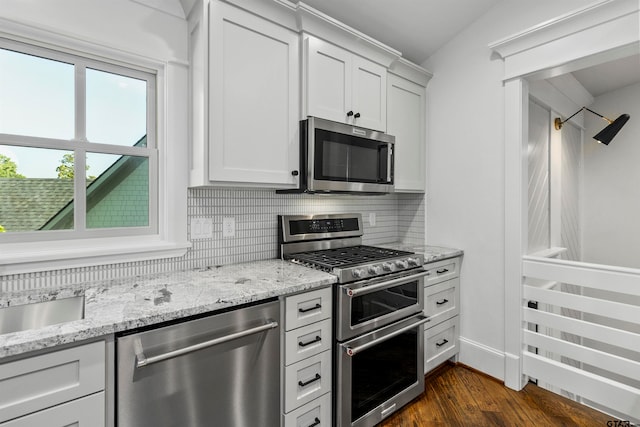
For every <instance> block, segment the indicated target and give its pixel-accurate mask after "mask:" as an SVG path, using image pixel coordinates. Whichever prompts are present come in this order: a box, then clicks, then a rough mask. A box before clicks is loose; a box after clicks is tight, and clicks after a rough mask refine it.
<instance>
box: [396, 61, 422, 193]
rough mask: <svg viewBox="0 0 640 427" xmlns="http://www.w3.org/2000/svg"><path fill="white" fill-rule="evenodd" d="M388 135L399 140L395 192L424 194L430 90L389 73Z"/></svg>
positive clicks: (397, 144)
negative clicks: (427, 108) (426, 122)
mask: <svg viewBox="0 0 640 427" xmlns="http://www.w3.org/2000/svg"><path fill="white" fill-rule="evenodd" d="M387 83H388V84H387V132H388V133H389V134H391V135H394V136H395V137H396V145H395V182H394V186H395V191H396V192H424V191H425V181H426V170H425V163H426V153H425V151H426V150H425V148H426V138H425V133H426V130H425V121H426V116H425V105H426V100H425V98H426V88H425V87H424V86H421V85H418V84H416V83H414V82H412V81H409V80H407V79H404V78H402V77H399V76H396V75H395V74H391V73H389V75H388V76H387Z"/></svg>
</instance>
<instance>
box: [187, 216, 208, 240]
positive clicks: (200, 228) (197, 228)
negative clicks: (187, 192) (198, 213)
mask: <svg viewBox="0 0 640 427" xmlns="http://www.w3.org/2000/svg"><path fill="white" fill-rule="evenodd" d="M212 237H213V220H212V219H211V218H192V219H191V240H197V239H211V238H212Z"/></svg>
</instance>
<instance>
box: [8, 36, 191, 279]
mask: <svg viewBox="0 0 640 427" xmlns="http://www.w3.org/2000/svg"><path fill="white" fill-rule="evenodd" d="M6 30H7V31H6V32H5V33H4V34H9V33H11V34H12V35H11V37H15V38H14V39H9V38H8V37H7V38H2V37H0V226H2V228H0V281H1V280H2V276H4V275H11V274H20V273H30V272H35V271H43V270H57V269H68V268H74V267H84V266H94V265H99V264H116V263H125V262H133V261H143V260H153V259H166V258H176V257H181V256H183V255H184V254H185V253H186V251H187V249H188V248H189V247H190V246H191V244H190V243H189V241H188V240H187V230H186V226H187V174H186V169H187V150H186V145H185V141H186V139H187V136H188V128H187V107H186V106H187V105H188V100H187V93H186V88H187V78H188V74H187V72H186V66H185V65H184V64H183V63H182V62H180V61H173V59H174V56H173V53H174V51H173V50H171V49H169V48H167V49H162V50H155V51H153V53H152V54H149V55H146V56H145V52H147V51H146V50H145V49H146V43H147V42H146V41H145V40H146V39H143V40H137V39H136V41H132V43H131V49H130V50H127V49H126V48H123V47H122V46H112V45H111V44H110V43H109V39H108V38H107V39H104V38H98V39H95V40H94V41H88V40H85V38H84V37H80V36H66V35H61V34H53V33H51V32H49V31H46V30H42V29H39V28H35V27H32V26H28V25H14V26H10V28H7V29H6ZM120 30H121V29H119V30H118V31H120ZM90 39H91V38H90ZM18 40H20V41H18ZM25 40H29V41H30V42H29V43H28V44H27V43H23V42H22V41H25ZM92 40H93V39H92ZM54 42H55V45H54V44H52V43H54ZM169 100H170V102H169ZM10 198H11V199H10ZM9 206H11V208H9Z"/></svg>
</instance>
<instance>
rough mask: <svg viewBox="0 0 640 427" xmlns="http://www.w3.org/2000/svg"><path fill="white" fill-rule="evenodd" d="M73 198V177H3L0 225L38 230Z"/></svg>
mask: <svg viewBox="0 0 640 427" xmlns="http://www.w3.org/2000/svg"><path fill="white" fill-rule="evenodd" d="M72 200H73V180H72V179H57V178H0V225H2V226H3V227H4V228H5V230H6V231H32V230H38V229H40V227H42V226H43V225H44V224H45V223H46V222H47V221H48V220H49V219H50V218H51V217H53V216H54V215H56V214H57V213H58V211H59V210H60V208H61V207H62V206H65V205H67V204H68V203H69V202H70V201H72Z"/></svg>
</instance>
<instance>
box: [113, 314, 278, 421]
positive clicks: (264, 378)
mask: <svg viewBox="0 0 640 427" xmlns="http://www.w3.org/2000/svg"><path fill="white" fill-rule="evenodd" d="M279 313H280V309H279V304H278V302H277V301H273V302H269V303H264V304H259V305H255V306H250V307H245V308H241V309H237V310H233V311H229V312H226V313H222V314H217V315H213V316H210V317H204V318H200V319H196V320H190V321H187V322H182V323H177V324H173V325H169V326H165V327H161V328H158V329H151V330H148V331H144V332H136V333H132V334H130V335H124V336H120V337H118V339H117V361H118V362H117V363H118V366H117V371H118V372H117V385H116V387H117V408H116V410H117V425H118V427H147V426H148V427H162V426H166V427H169V426H171V427H216V426H221V427H249V426H251V427H255V426H279V425H280V368H279V366H280V356H279V354H280V330H279V327H278V319H279Z"/></svg>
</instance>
